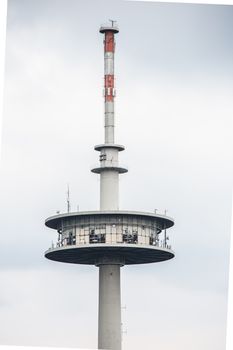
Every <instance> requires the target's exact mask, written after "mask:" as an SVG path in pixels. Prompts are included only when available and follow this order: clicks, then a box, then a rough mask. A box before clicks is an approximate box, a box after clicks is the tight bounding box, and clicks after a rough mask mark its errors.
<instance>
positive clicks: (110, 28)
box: [99, 19, 119, 34]
mask: <svg viewBox="0 0 233 350" xmlns="http://www.w3.org/2000/svg"><path fill="white" fill-rule="evenodd" d="M109 21H110V22H111V24H103V25H102V26H101V27H100V30H99V31H100V33H103V34H104V33H105V32H109V31H110V32H113V33H115V34H117V33H119V28H118V26H117V24H116V21H115V20H112V19H109Z"/></svg>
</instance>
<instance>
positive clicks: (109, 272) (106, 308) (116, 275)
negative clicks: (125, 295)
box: [98, 263, 122, 350]
mask: <svg viewBox="0 0 233 350" xmlns="http://www.w3.org/2000/svg"><path fill="white" fill-rule="evenodd" d="M121 266H122V265H120V264H111V263H110V264H106V265H105V264H104V265H99V329H98V349H106V350H121V291H120V267H121Z"/></svg>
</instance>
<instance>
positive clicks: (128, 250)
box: [45, 244, 175, 265]
mask: <svg viewBox="0 0 233 350" xmlns="http://www.w3.org/2000/svg"><path fill="white" fill-rule="evenodd" d="M174 256H175V254H174V253H173V251H171V250H170V249H166V248H159V247H155V246H145V245H141V246H138V245H137V246H132V244H114V245H107V244H85V245H83V246H69V247H61V248H53V249H49V250H47V251H46V252H45V257H46V258H47V259H50V260H54V261H60V262H66V263H72V264H87V265H95V264H97V263H98V261H99V260H100V259H102V258H103V257H104V258H105V257H106V258H109V259H115V258H121V259H122V260H123V261H124V265H133V264H147V263H153V262H161V261H165V260H169V259H172V258H173V257H174Z"/></svg>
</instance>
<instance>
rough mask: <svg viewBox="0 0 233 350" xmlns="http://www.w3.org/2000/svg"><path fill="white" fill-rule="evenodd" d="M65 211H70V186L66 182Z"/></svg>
mask: <svg viewBox="0 0 233 350" xmlns="http://www.w3.org/2000/svg"><path fill="white" fill-rule="evenodd" d="M66 201H67V212H68V213H69V212H70V187H69V184H67V200H66Z"/></svg>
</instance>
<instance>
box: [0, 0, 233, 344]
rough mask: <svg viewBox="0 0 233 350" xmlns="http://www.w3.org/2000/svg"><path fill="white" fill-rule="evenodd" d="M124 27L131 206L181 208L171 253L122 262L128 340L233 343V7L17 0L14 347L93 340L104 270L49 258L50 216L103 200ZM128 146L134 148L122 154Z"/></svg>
mask: <svg viewBox="0 0 233 350" xmlns="http://www.w3.org/2000/svg"><path fill="white" fill-rule="evenodd" d="M108 18H113V19H116V20H117V21H118V25H119V27H120V33H119V34H118V35H117V37H116V41H117V43H116V50H117V52H116V88H117V98H116V123H117V130H116V132H117V140H116V141H117V142H119V143H121V144H123V145H125V146H126V151H125V152H122V154H121V155H120V156H121V161H122V163H124V164H126V165H127V166H128V167H129V173H128V174H127V175H124V176H122V177H121V182H120V186H121V187H120V191H121V192H120V194H121V197H120V199H121V201H120V202H121V208H122V209H132V210H145V211H153V210H154V209H155V208H157V209H158V210H159V211H160V212H163V211H164V210H165V209H167V210H168V215H170V216H172V217H174V218H175V223H176V225H175V227H174V228H173V229H171V230H170V233H169V236H170V242H171V244H172V246H173V248H174V250H175V252H176V258H175V259H174V260H173V261H170V262H166V263H161V264H152V265H147V266H132V267H124V268H123V269H122V303H123V305H126V306H127V308H126V310H123V322H124V326H123V328H124V329H127V335H124V338H123V345H124V348H125V349H126V348H127V349H128V350H132V349H134V350H138V349H142V348H143V349H146V350H147V349H154V344H155V343H156V346H157V347H158V348H159V349H160V350H168V349H171V348H172V349H174V350H177V349H179V350H183V349H187V347H188V348H189V350H194V349H195V350H196V349H198V350H204V349H205V350H208V349H211V350H219V349H220V350H221V349H222V350H223V349H224V346H225V326H226V324H225V320H226V307H227V299H226V298H227V279H228V259H229V249H228V247H229V238H230V220H231V217H230V214H231V183H232V168H231V164H232V152H231V148H232V144H231V133H232V110H233V103H232V88H233V80H232V75H233V64H232V62H233V45H232V42H233V41H232V36H233V25H232V23H233V7H232V6H214V5H191V4H187V5H184V4H161V3H140V2H137V3H133V2H124V1H77V0H76V1H74V0H72V1H71V0H69V1H65V0H63V1H58V0H56V1H55V0H49V1H48V0H46V1H45V0H41V1H39V2H38V1H33V0H27V1H26V0H25V1H20V2H19V1H16V0H15V1H12V0H11V1H9V6H8V28H7V48H6V81H5V113H4V120H3V137H2V142H3V146H2V171H1V173H2V174H1V193H2V196H1V208H0V210H1V214H2V216H1V228H2V234H1V237H0V243H1V254H0V264H1V265H0V266H1V267H0V275H1V281H2V287H1V293H0V310H1V312H0V325H1V331H2V332H1V334H0V343H1V344H19V345H33V344H35V345H53V346H73V347H76V348H77V347H93V348H94V347H95V346H96V338H97V298H98V276H97V269H96V268H94V267H85V266H73V265H66V264H59V263H53V262H51V261H47V260H45V259H44V258H43V253H44V251H45V250H46V249H47V248H48V247H49V246H50V244H51V240H52V239H54V240H55V239H56V234H55V233H53V232H51V230H48V229H46V228H45V227H44V224H43V223H44V219H45V218H46V217H48V216H50V215H52V214H54V213H55V212H56V210H61V211H64V210H65V209H66V206H65V192H66V184H67V182H69V184H70V188H71V204H72V209H73V210H76V208H77V205H79V207H80V210H92V209H93V210H94V209H98V205H99V202H98V201H99V191H98V190H99V180H98V176H96V175H94V174H91V173H90V168H91V166H92V165H93V164H95V163H97V162H98V154H97V152H94V150H93V147H94V145H96V144H99V143H101V142H103V98H102V86H103V74H104V72H103V47H102V40H103V38H102V36H101V35H100V34H99V33H98V29H99V26H100V24H101V23H104V22H106V20H108ZM123 153H124V154H123Z"/></svg>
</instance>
